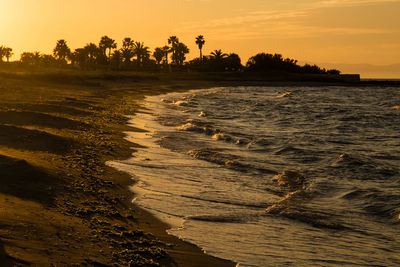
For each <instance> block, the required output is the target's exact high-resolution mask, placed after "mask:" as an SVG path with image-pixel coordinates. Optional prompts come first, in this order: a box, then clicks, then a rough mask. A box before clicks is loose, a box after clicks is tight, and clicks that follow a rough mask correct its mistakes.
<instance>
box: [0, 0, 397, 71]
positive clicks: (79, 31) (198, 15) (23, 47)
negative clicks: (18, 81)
mask: <svg viewBox="0 0 400 267" xmlns="http://www.w3.org/2000/svg"><path fill="white" fill-rule="evenodd" d="M0 3H1V5H0V45H5V46H9V47H12V48H13V49H14V53H15V54H16V55H15V56H14V59H19V55H20V53H21V52H23V51H35V50H39V51H41V52H45V53H50V52H51V51H52V49H53V47H54V46H55V43H56V40H57V39H66V40H67V42H68V44H69V45H70V47H71V48H72V49H74V48H78V47H82V46H84V45H85V44H86V43H88V42H95V43H98V41H99V39H100V37H101V36H103V35H108V36H110V37H111V38H113V39H115V40H116V41H118V44H119V45H120V43H121V40H122V39H123V38H124V37H132V38H133V39H134V40H135V41H143V42H145V44H146V45H147V46H149V47H150V48H152V49H154V48H155V47H158V46H163V45H164V44H166V40H167V38H168V36H171V35H177V36H178V37H179V38H180V40H181V41H182V42H184V43H186V44H187V45H188V46H189V48H190V49H191V53H190V54H189V58H193V57H195V56H198V49H197V47H196V45H195V43H194V38H195V37H196V36H197V35H199V34H202V35H204V37H205V39H206V44H205V47H204V53H205V54H208V53H209V52H210V51H212V50H214V49H222V50H223V51H224V52H227V53H228V52H236V53H238V54H239V55H240V56H241V58H242V60H243V63H245V61H247V59H248V57H250V56H252V55H254V54H256V53H258V52H268V53H275V52H276V53H281V54H283V55H284V56H286V57H291V58H296V59H299V60H301V61H302V62H310V63H371V64H377V65H385V64H393V63H400V15H399V14H400V0H281V1H275V0H246V1H243V0H146V1H143V0H114V1H109V0H107V1H106V0H69V1H61V0H0Z"/></svg>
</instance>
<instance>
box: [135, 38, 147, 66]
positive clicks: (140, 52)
mask: <svg viewBox="0 0 400 267" xmlns="http://www.w3.org/2000/svg"><path fill="white" fill-rule="evenodd" d="M133 53H134V54H135V55H136V57H137V61H138V63H139V64H142V63H143V60H144V59H145V58H149V56H150V50H149V47H148V46H144V43H143V42H142V43H141V42H135V43H134V45H133Z"/></svg>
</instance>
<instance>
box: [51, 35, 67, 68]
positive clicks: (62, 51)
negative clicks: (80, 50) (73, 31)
mask: <svg viewBox="0 0 400 267" xmlns="http://www.w3.org/2000/svg"><path fill="white" fill-rule="evenodd" d="M53 55H54V57H55V58H56V59H57V60H58V61H59V62H60V63H66V59H67V58H68V57H69V56H70V55H71V50H70V49H69V47H68V45H67V42H66V41H65V40H63V39H61V40H58V41H57V44H56V47H55V48H54V50H53Z"/></svg>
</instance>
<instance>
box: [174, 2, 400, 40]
mask: <svg viewBox="0 0 400 267" xmlns="http://www.w3.org/2000/svg"><path fill="white" fill-rule="evenodd" d="M382 3H400V0H323V1H317V2H314V3H312V4H311V5H309V6H308V7H305V8H303V9H300V10H285V11H255V12H249V13H247V14H246V15H242V16H235V17H226V18H218V19H213V20H209V21H192V22H186V23H185V24H183V25H181V26H180V27H179V28H177V29H175V30H174V32H177V33H181V34H190V33H193V32H207V35H208V36H210V37H212V38H213V39H218V40H229V39H259V38H265V37H267V36H274V37H279V38H283V39H288V38H306V37H315V36H323V35H325V34H331V35H362V34H364V35H376V34H387V33H390V31H389V30H387V29H376V28H374V29H371V28H369V27H368V26H367V25H366V26H365V27H362V28H360V27H358V28H357V27H354V26H352V25H348V26H346V25H345V26H341V27H332V26H327V25H312V26H310V25H306V23H304V20H303V18H304V19H306V18H307V17H309V16H312V14H313V13H315V12H318V11H319V10H324V9H329V8H333V7H336V8H337V7H350V6H361V5H369V4H382Z"/></svg>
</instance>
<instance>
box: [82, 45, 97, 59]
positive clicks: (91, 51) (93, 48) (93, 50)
mask: <svg viewBox="0 0 400 267" xmlns="http://www.w3.org/2000/svg"><path fill="white" fill-rule="evenodd" d="M83 49H84V51H85V53H86V55H87V57H88V62H89V63H90V64H93V63H94V62H95V61H96V58H97V54H98V52H99V48H98V47H97V45H96V44H94V43H90V44H87V45H85V47H84V48H83Z"/></svg>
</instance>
